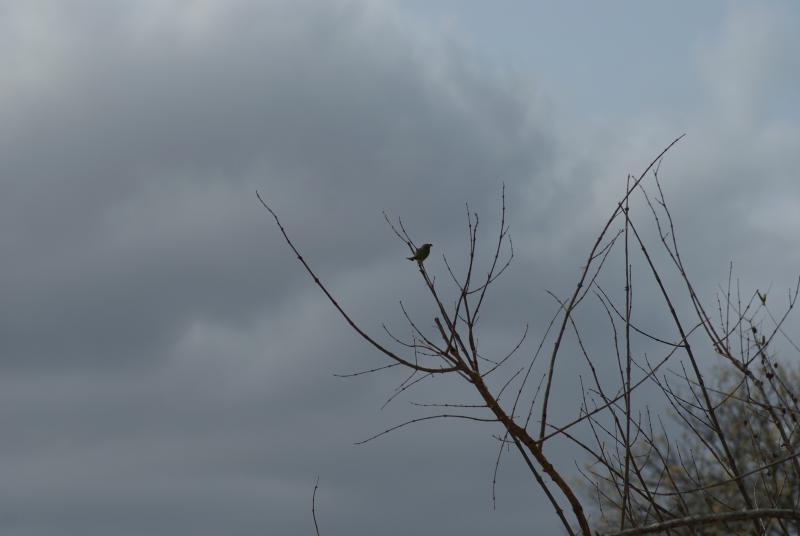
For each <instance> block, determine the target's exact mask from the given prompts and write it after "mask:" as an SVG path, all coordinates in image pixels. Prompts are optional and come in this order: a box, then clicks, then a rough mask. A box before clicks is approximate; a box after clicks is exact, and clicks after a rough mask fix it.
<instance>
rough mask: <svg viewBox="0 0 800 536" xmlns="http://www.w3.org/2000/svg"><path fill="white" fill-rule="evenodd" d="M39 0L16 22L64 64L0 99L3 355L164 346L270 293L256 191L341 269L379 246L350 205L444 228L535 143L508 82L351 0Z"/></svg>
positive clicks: (35, 361) (11, 362) (117, 358)
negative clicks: (428, 50) (409, 39)
mask: <svg viewBox="0 0 800 536" xmlns="http://www.w3.org/2000/svg"><path fill="white" fill-rule="evenodd" d="M46 5H47V6H48V8H49V10H50V16H49V17H48V16H44V15H42V16H41V17H40V19H41V21H40V23H42V25H43V26H44V27H43V28H41V29H39V31H41V32H43V33H44V34H45V36H41V35H38V34H35V35H31V36H27V37H29V39H31V40H34V44H35V41H36V40H37V39H41V40H43V41H44V42H45V44H47V43H51V42H52V43H53V44H52V45H51V46H52V48H54V49H56V50H51V51H50V52H51V53H50V54H49V55H48V54H46V53H45V54H43V55H44V56H45V57H44V59H42V60H41V61H42V62H43V65H42V66H41V67H40V68H41V69H43V70H52V71H54V72H55V73H56V74H54V75H52V76H50V77H48V78H47V80H46V87H44V88H41V87H32V88H25V89H26V91H25V92H24V93H23V92H21V93H20V94H17V95H12V96H11V97H9V98H8V99H7V100H6V102H5V105H6V107H7V108H8V109H12V110H16V111H15V112H13V113H11V114H10V115H11V121H10V122H7V123H6V124H5V125H4V127H3V129H4V130H5V132H6V133H7V135H6V137H7V138H8V139H9V140H10V141H9V142H8V143H6V144H5V145H4V148H3V155H2V159H0V162H2V164H0V165H2V170H1V171H2V176H3V177H4V191H5V195H4V196H3V200H2V203H3V206H2V214H3V216H2V218H3V221H4V223H5V225H4V229H5V233H4V239H3V243H4V244H5V246H6V247H5V250H6V251H5V257H6V259H7V262H6V269H5V274H6V276H5V278H4V280H5V285H4V286H5V289H6V290H5V293H4V295H5V296H6V299H7V305H8V307H6V308H5V309H4V311H5V315H4V317H3V318H2V322H0V325H2V326H3V327H2V333H1V334H0V335H1V336H2V340H3V341H4V345H5V349H6V352H4V353H5V356H6V357H5V359H4V360H3V366H4V367H6V368H8V367H12V368H16V367H25V368H28V367H31V368H36V367H39V366H48V367H49V366H53V365H54V364H55V363H58V366H63V367H66V368H70V367H74V366H77V364H78V363H79V362H84V361H88V362H90V363H91V366H97V365H98V364H101V363H108V362H109V361H114V362H115V364H112V365H109V366H110V367H111V368H113V367H116V366H122V361H127V362H130V361H131V360H138V361H141V360H144V361H148V360H152V359H157V358H163V357H164V355H163V352H162V351H163V349H164V348H165V346H166V345H168V344H170V342H171V341H173V340H174V336H175V333H176V331H177V330H180V329H183V328H185V326H186V323H187V322H189V321H190V320H191V319H193V318H196V317H213V318H216V319H218V320H220V321H233V322H238V321H241V320H242V319H243V318H244V317H246V316H247V315H249V314H252V313H253V312H254V311H255V310H256V309H258V308H259V307H260V306H263V304H264V303H265V302H264V301H263V300H264V299H275V298H276V297H277V295H279V294H281V292H283V291H282V290H280V289H281V288H283V287H284V285H282V284H275V283H276V282H277V281H283V280H286V279H287V276H286V274H285V273H275V272H272V273H269V274H265V272H264V268H263V267H264V265H265V263H264V261H265V259H267V258H269V257H268V256H269V255H270V253H275V251H273V250H274V249H275V241H274V240H272V239H273V238H275V236H274V235H273V234H270V235H267V236H268V237H269V241H268V242H266V241H265V240H264V238H263V237H261V236H259V234H258V231H261V230H263V228H264V227H266V226H267V225H265V223H267V224H268V221H267V220H265V219H264V218H263V214H261V213H260V210H259V207H258V206H257V204H256V202H255V199H254V197H253V195H252V192H253V191H254V190H255V188H260V189H261V190H262V192H263V193H264V195H265V196H266V197H267V198H268V199H269V200H270V202H272V203H274V204H275V205H276V207H275V208H277V209H283V211H284V214H285V216H286V218H287V220H288V221H289V222H291V223H292V229H293V230H294V232H296V233H302V234H300V236H301V237H303V238H310V239H311V240H313V241H314V243H318V244H320V245H321V246H322V247H321V249H322V253H321V256H322V257H323V258H325V259H330V260H331V261H332V262H334V263H336V265H337V266H341V265H342V263H344V264H345V265H346V264H348V263H352V262H357V261H363V259H365V258H367V257H369V256H371V255H374V254H375V252H376V251H379V250H380V249H381V248H382V247H385V246H384V244H386V243H387V242H388V241H386V240H385V237H381V240H382V241H383V243H381V242H377V241H375V238H374V237H372V238H369V239H367V238H365V236H366V235H365V233H359V231H358V225H357V224H355V222H356V221H358V219H357V217H359V218H360V217H361V216H365V217H366V218H368V219H370V220H371V221H375V222H378V221H379V218H380V211H381V210H382V209H383V208H388V209H390V210H391V209H395V212H397V211H402V212H403V214H404V215H405V216H406V217H407V218H410V219H413V220H415V224H417V228H432V227H437V226H440V225H439V224H440V222H438V221H436V220H435V219H432V218H437V216H438V213H439V212H440V210H439V209H440V208H441V211H445V210H450V209H451V208H453V207H456V206H458V205H459V204H460V203H462V202H463V201H464V200H469V199H484V198H486V197H487V195H486V194H487V193H488V192H496V191H497V189H498V185H499V183H500V182H501V181H502V180H504V179H506V180H508V179H510V178H512V177H519V176H526V175H529V173H530V170H531V167H532V166H533V162H534V161H535V160H537V159H540V157H539V154H542V153H541V152H542V151H543V150H544V149H545V147H544V146H543V144H542V143H541V141H542V140H544V138H543V137H542V135H541V134H537V132H536V131H535V130H533V129H531V128H529V127H528V126H526V125H525V124H524V120H522V119H518V117H519V114H518V113H516V112H515V110H517V109H519V107H520V106H521V105H522V104H523V102H522V101H521V98H520V97H519V96H517V95H515V94H513V93H511V92H505V91H503V90H499V89H497V88H495V87H494V86H493V83H492V82H485V81H483V80H482V79H481V78H480V77H479V75H478V73H472V72H469V69H468V68H467V67H466V66H464V65H461V64H460V62H459V58H458V57H457V55H452V56H455V57H453V58H451V55H445V57H444V59H442V60H441V61H440V62H439V63H438V64H433V65H430V64H429V63H426V62H425V61H424V60H423V58H422V57H421V56H422V54H423V51H422V50H418V49H415V48H414V47H413V46H411V47H409V46H407V45H408V44H407V43H403V41H402V36H401V35H400V30H399V28H397V27H395V26H394V25H392V24H391V23H390V22H379V21H378V22H377V23H376V22H373V21H372V20H371V19H370V17H369V16H368V14H366V13H364V12H363V11H364V10H363V6H361V5H359V4H355V3H341V4H330V5H327V6H318V5H315V4H313V3H295V4H291V6H290V5H289V4H281V3H276V4H263V3H257V2H254V3H248V2H240V3H235V4H232V5H230V6H226V7H220V5H214V4H211V7H210V8H208V9H209V11H210V13H209V14H207V15H206V16H207V17H208V18H209V19H210V20H201V21H200V22H197V23H196V24H197V25H198V26H199V29H197V28H194V26H192V25H191V24H189V23H188V22H186V21H185V20H184V19H186V18H189V17H190V16H192V15H193V14H192V12H191V10H190V9H189V8H185V7H184V8H183V9H178V8H175V9H174V10H170V9H167V10H166V13H160V12H159V10H158V8H156V7H154V4H145V5H143V7H142V8H141V11H142V13H137V8H133V7H127V8H122V7H121V6H120V5H117V4H114V3H80V4H78V8H77V9H74V10H73V9H72V8H70V9H67V8H66V7H64V6H59V5H53V4H46ZM20 11H21V12H23V13H27V14H26V15H25V16H23V15H19V19H25V18H26V17H34V18H35V14H31V13H30V12H31V11H33V10H29V9H25V8H20ZM148 11H153V12H154V13H153V14H150V15H151V16H159V15H160V16H162V17H164V16H171V17H174V21H175V24H174V26H173V27H169V24H166V27H164V28H162V27H160V26H158V25H154V28H150V27H149V26H148V25H147V23H146V21H147V20H148ZM199 11H201V12H202V9H199ZM10 15H11V16H10V19H11V20H12V21H13V20H14V16H13V15H14V14H13V12H12V13H11V14H10ZM198 17H199V16H198ZM200 18H202V17H200ZM142 20H144V21H145V22H142ZM42 21H44V22H42ZM161 22H162V24H163V21H161ZM8 24H9V25H11V24H13V22H8ZM375 26H380V27H378V28H376V27H375ZM187 27H188V28H187ZM31 32H33V30H31ZM378 32H382V33H383V36H382V38H381V39H376V36H377V33H378ZM49 34H52V35H49ZM22 41H23V44H24V40H22ZM42 48H44V49H45V51H46V52H47V51H48V50H49V49H48V48H47V47H46V46H44V45H42ZM22 52H25V51H24V50H23V51H22ZM20 53H21V52H20ZM27 61H35V59H33V60H27ZM48 62H51V63H52V65H51V64H49V63H48ZM427 71H430V72H427ZM35 82H36V81H35V80H34V81H32V82H31V84H35ZM31 94H32V95H34V96H33V97H30V96H29V95H31ZM519 136H522V137H523V138H524V141H525V144H526V145H527V146H526V147H524V148H523V147H521V146H520V140H519V139H516V138H518V137H519ZM509 144H510V146H509ZM459 225H460V222H459ZM354 228H355V230H354ZM323 229H324V231H323ZM335 229H341V231H335ZM452 231H453V229H447V228H446V227H445V228H444V229H441V233H447V232H452ZM264 234H266V233H264ZM334 234H335V237H334ZM364 240H370V241H369V242H364ZM279 247H280V246H279ZM317 251H319V249H318V250H317ZM276 267H277V266H276V265H275V264H274V263H273V264H271V265H270V269H271V270H275V269H276ZM281 269H282V270H287V269H289V270H292V267H288V266H286V265H283V266H282V267H281ZM223 319H224V320H223ZM34 326H35V328H34ZM34 331H35V332H34ZM45 334H46V335H45Z"/></svg>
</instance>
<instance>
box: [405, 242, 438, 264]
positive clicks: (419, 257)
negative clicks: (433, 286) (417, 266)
mask: <svg viewBox="0 0 800 536" xmlns="http://www.w3.org/2000/svg"><path fill="white" fill-rule="evenodd" d="M432 247H433V244H422V245H421V246H420V247H418V248H417V252H416V253H414V256H413V257H407V259H408V260H410V261H417V262H422V261H424V260H425V259H427V258H428V255H430V253H431V248H432Z"/></svg>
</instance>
